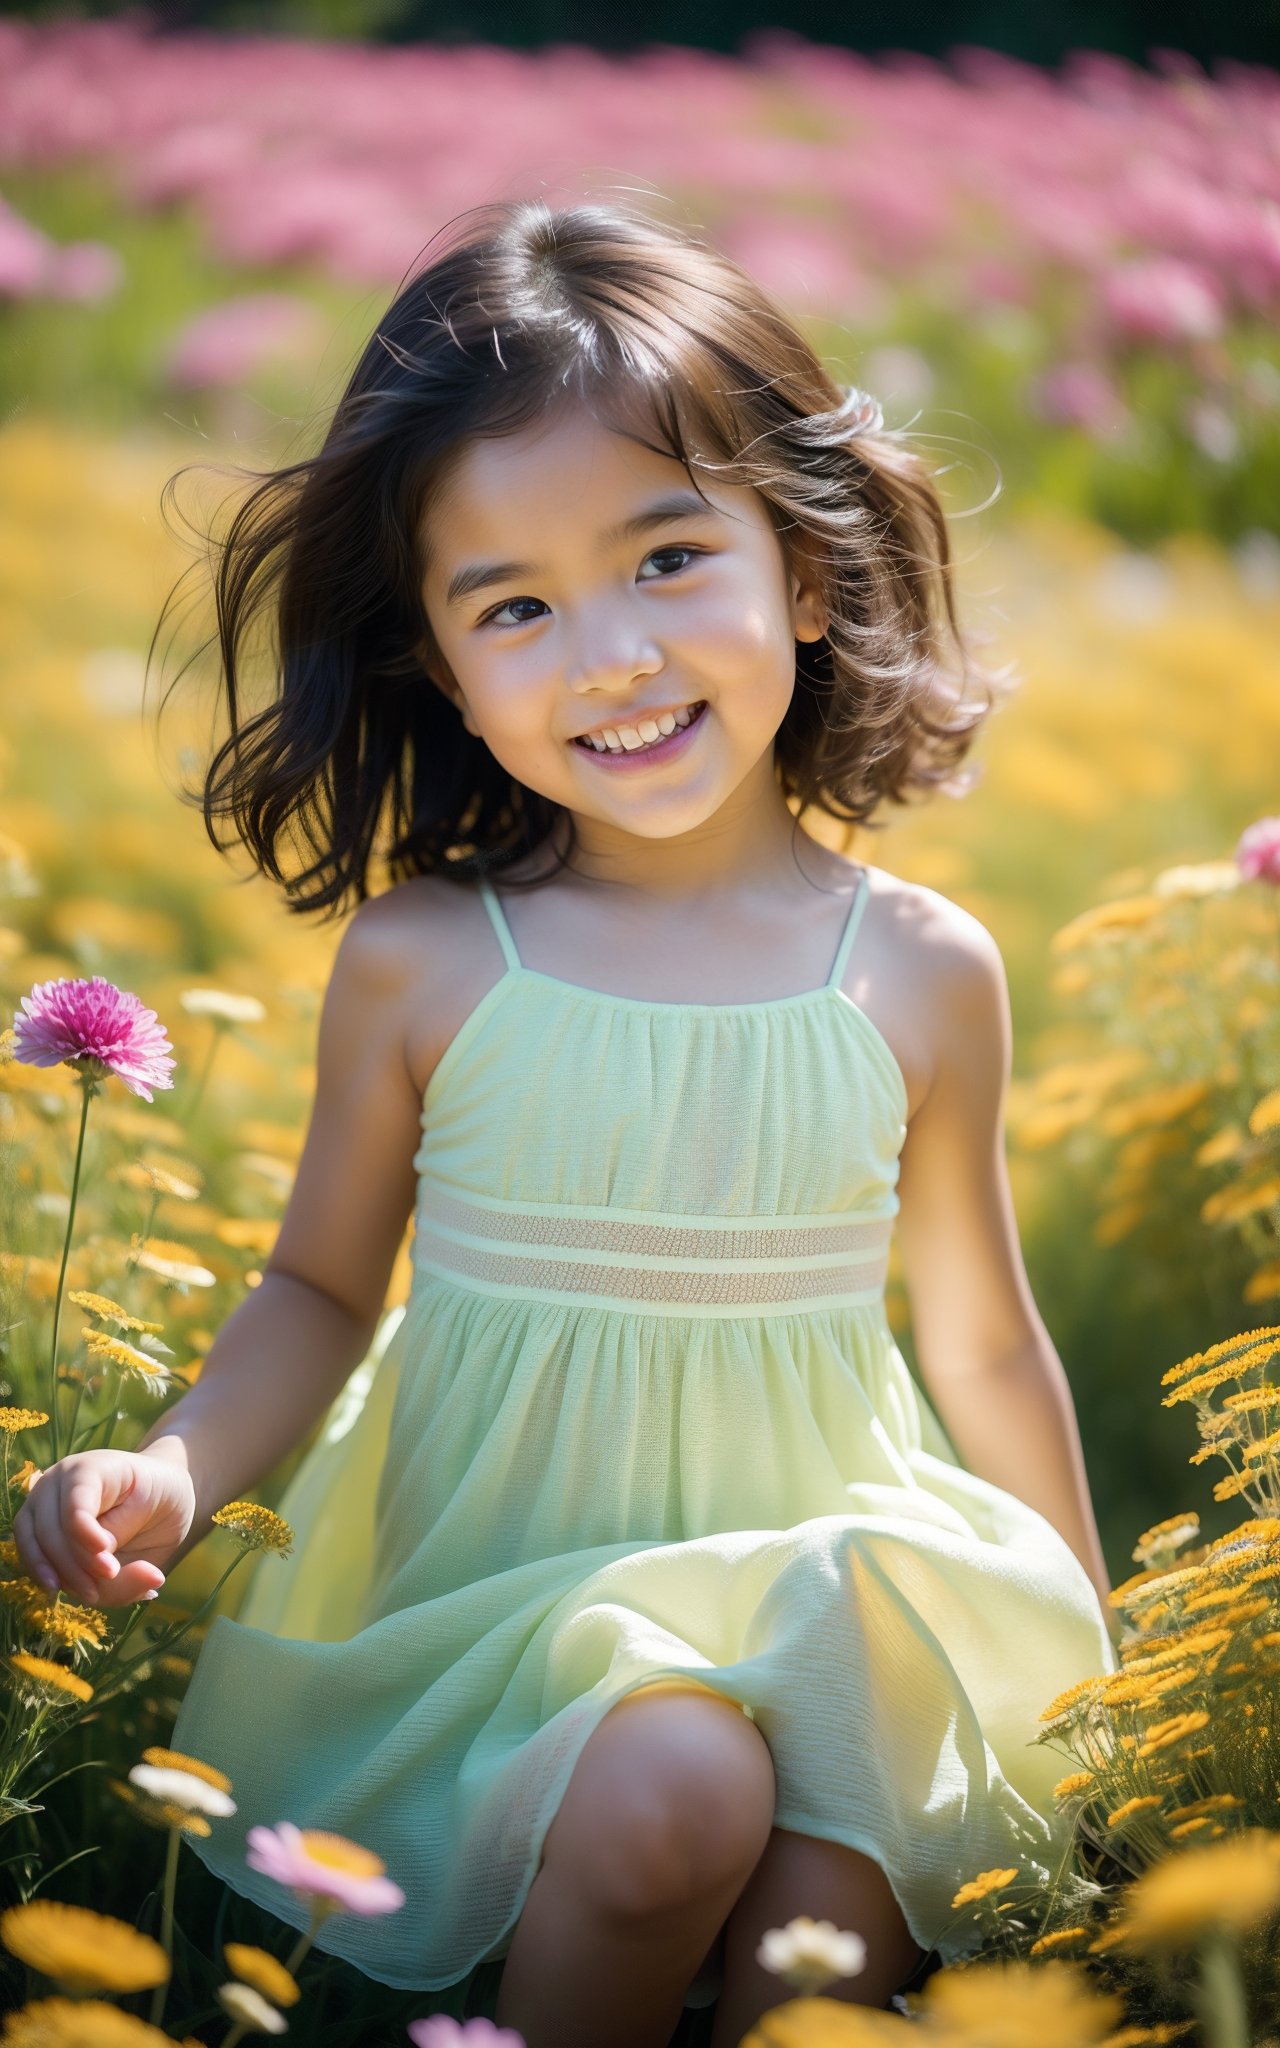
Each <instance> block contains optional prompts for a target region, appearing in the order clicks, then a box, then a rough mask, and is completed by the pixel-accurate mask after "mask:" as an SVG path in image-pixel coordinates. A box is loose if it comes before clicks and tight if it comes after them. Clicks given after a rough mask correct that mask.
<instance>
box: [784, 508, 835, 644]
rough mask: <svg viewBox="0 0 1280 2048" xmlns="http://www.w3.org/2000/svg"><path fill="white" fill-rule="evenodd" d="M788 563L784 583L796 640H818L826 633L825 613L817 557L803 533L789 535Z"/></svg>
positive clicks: (807, 537)
mask: <svg viewBox="0 0 1280 2048" xmlns="http://www.w3.org/2000/svg"><path fill="white" fill-rule="evenodd" d="M789 538H790V541H791V550H790V564H789V567H788V571H787V583H788V587H789V589H790V592H791V612H792V618H793V621H794V629H795V637H796V639H797V640H821V638H822V636H823V634H824V633H825V632H826V630H827V626H828V623H829V617H830V615H829V613H828V611H827V607H826V605H825V603H824V602H823V597H822V582H821V577H820V575H819V557H818V554H817V551H816V549H815V548H814V546H813V544H812V542H811V541H810V539H809V536H808V535H807V534H801V533H792V534H791V535H790V536H789Z"/></svg>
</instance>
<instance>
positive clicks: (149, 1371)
mask: <svg viewBox="0 0 1280 2048" xmlns="http://www.w3.org/2000/svg"><path fill="white" fill-rule="evenodd" d="M84 1348H85V1350H86V1351H87V1352H88V1354H89V1356H90V1358H106V1359H110V1361H111V1363H112V1365H118V1366H119V1367H120V1368H121V1369H122V1371H124V1372H128V1373H132V1375H133V1377H134V1378H135V1379H139V1380H141V1381H142V1383H143V1385H144V1386H145V1387H146V1389H147V1391H148V1392H149V1393H152V1394H163V1393H164V1391H165V1389H166V1388H167V1387H169V1386H170V1385H171V1384H172V1382H173V1374H172V1373H171V1372H170V1370H169V1368H168V1366H167V1365H166V1364H165V1363H164V1361H163V1359H160V1358H155V1357H153V1356H152V1354H151V1352H149V1351H139V1350H137V1349H136V1347H135V1346H134V1345H132V1344H126V1343H125V1340H124V1338H123V1337H109V1336H108V1335H107V1333H106V1331H105V1330H86V1331H85V1333H84Z"/></svg>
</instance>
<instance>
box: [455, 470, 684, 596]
mask: <svg viewBox="0 0 1280 2048" xmlns="http://www.w3.org/2000/svg"><path fill="white" fill-rule="evenodd" d="M714 515H715V507H714V506H713V505H709V504H708V503H707V501H706V500H705V499H704V498H700V497H698V495H697V494H696V493H695V492H693V491H675V492H672V493H670V494H669V495H668V496H667V497H665V498H658V499H656V500H655V501H654V503H653V504H652V505H646V506H645V507H644V509H643V511H641V512H637V513H635V515H634V516H633V517H632V518H630V519H624V520H622V521H621V522H620V523H619V524H618V525H617V526H611V527H610V528H609V529H608V531H607V532H605V533H602V534H601V536H600V545H601V548H602V549H606V550H607V549H609V548H614V547H619V546H620V545H621V544H622V542H623V541H624V540H636V539H638V538H639V536H640V535H641V534H644V533H652V532H653V530H654V529H655V527H659V526H670V525H671V524H672V523H673V522H674V521H675V520H677V519H705V518H707V517H714ZM538 574H540V570H539V567H538V564H537V563H536V562H470V563H468V564H467V566H466V567H465V568H462V569H459V570H458V571H457V572H456V574H455V575H453V576H452V577H451V578H450V579H449V588H448V591H447V592H446V594H445V604H446V606H450V605H457V604H461V603H462V601H463V599H464V598H467V597H472V596H474V595H475V593H476V591H477V590H486V589H487V588H488V587H489V585H490V584H493V583H510V582H511V581H512V580H513V579H514V578H515V577H517V576H537V575H538Z"/></svg>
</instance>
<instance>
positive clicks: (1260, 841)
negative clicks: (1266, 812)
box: [1236, 818, 1280, 886]
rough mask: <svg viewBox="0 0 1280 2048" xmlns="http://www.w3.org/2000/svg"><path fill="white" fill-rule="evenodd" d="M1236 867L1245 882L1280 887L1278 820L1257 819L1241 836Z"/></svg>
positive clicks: (1279, 830) (1279, 835)
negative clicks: (1273, 884)
mask: <svg viewBox="0 0 1280 2048" xmlns="http://www.w3.org/2000/svg"><path fill="white" fill-rule="evenodd" d="M1236 866H1237V867H1238V868H1239V870H1240V872H1241V874H1242V875H1243V876H1244V878H1245V880H1246V882H1273V883H1275V884H1276V885H1277V886H1280V818H1259V819H1258V820H1257V822H1256V824H1253V825H1250V826H1249V828H1248V830H1247V831H1246V832H1243V833H1242V834H1241V836H1240V844H1239V845H1238V846H1237V848H1236Z"/></svg>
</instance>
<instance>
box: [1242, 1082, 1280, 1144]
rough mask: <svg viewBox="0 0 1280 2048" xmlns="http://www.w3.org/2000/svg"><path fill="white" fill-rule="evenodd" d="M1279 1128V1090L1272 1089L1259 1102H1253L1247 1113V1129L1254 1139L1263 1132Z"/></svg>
mask: <svg viewBox="0 0 1280 2048" xmlns="http://www.w3.org/2000/svg"><path fill="white" fill-rule="evenodd" d="M1277 1128H1280V1088H1272V1089H1271V1090H1270V1091H1269V1092H1268V1093H1267V1094H1266V1095H1264V1096H1263V1097H1262V1099H1261V1101H1260V1102H1255V1103H1254V1105H1253V1108H1252V1109H1251V1110H1250V1111H1249V1129H1250V1130H1251V1131H1252V1132H1253V1135H1254V1137H1255V1138H1257V1137H1260V1136H1261V1135H1262V1133H1263V1131H1274V1130H1276V1129H1277Z"/></svg>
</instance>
